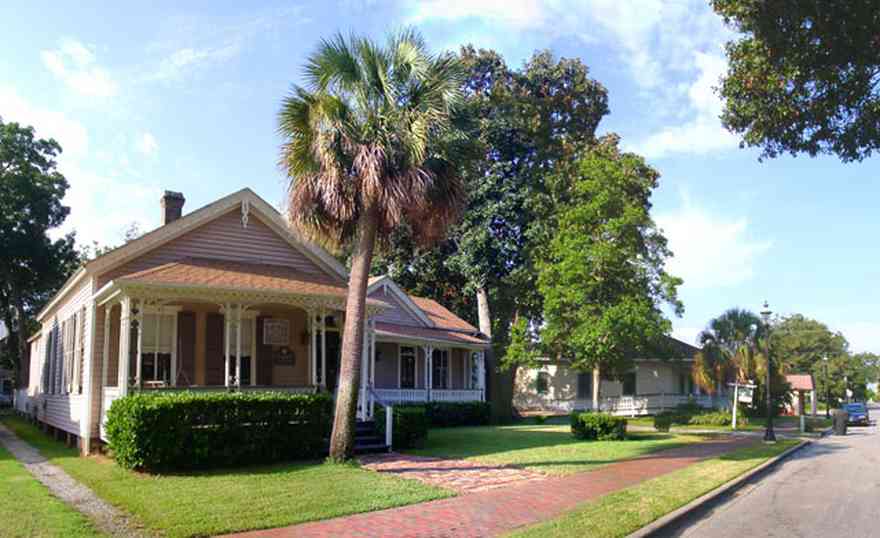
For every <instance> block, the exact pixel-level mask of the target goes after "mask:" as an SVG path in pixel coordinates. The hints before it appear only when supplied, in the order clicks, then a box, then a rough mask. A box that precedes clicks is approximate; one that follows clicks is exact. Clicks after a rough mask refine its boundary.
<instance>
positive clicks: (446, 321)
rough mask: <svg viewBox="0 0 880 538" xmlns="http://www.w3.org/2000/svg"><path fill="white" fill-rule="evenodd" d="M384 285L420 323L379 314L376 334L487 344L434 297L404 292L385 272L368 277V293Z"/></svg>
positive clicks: (482, 336)
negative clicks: (388, 319) (396, 319)
mask: <svg viewBox="0 0 880 538" xmlns="http://www.w3.org/2000/svg"><path fill="white" fill-rule="evenodd" d="M383 286H384V288H385V290H387V291H388V292H390V293H391V294H392V295H393V296H394V298H396V299H397V302H398V304H400V305H401V306H403V307H404V308H406V310H407V311H408V312H410V313H412V314H413V315H414V316H415V317H416V318H417V319H418V320H421V321H422V325H421V326H416V325H404V324H401V323H394V322H389V321H387V320H382V319H381V318H380V319H378V320H376V331H377V332H378V333H379V334H384V335H387V336H392V337H396V338H405V339H407V338H408V339H415V340H421V341H430V342H437V343H447V344H460V345H464V346H468V347H476V348H485V347H487V346H488V345H489V339H488V338H487V337H486V336H484V335H482V334H480V332H479V331H478V330H477V329H476V328H475V327H474V326H473V325H471V324H470V323H468V322H467V321H465V320H463V319H461V318H460V317H458V316H456V315H455V314H454V313H452V312H451V311H450V310H449V309H447V308H446V307H444V306H443V305H441V304H440V303H438V302H437V301H435V300H433V299H428V298H425V297H416V296H414V295H410V294H408V293H406V292H405V291H403V290H402V289H401V288H400V286H398V285H397V283H396V282H394V280H392V279H391V277H390V276H388V275H383V276H374V277H370V279H369V283H368V286H367V293H368V294H369V293H373V292H375V291H376V290H379V289H382V287H383Z"/></svg>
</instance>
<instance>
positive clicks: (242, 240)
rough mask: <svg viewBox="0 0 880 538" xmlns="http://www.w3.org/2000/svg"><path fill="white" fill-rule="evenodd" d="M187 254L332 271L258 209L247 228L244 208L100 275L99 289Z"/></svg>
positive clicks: (252, 215)
mask: <svg viewBox="0 0 880 538" xmlns="http://www.w3.org/2000/svg"><path fill="white" fill-rule="evenodd" d="M184 258H210V259H221V260H231V261H240V262H249V263H264V264H270V265H283V266H286V267H293V268H295V269H297V270H299V271H302V272H304V273H310V274H328V275H329V274H330V273H328V272H325V271H324V270H323V269H322V268H321V267H320V266H318V265H317V264H316V263H315V262H313V261H312V260H310V259H309V258H308V257H307V256H306V255H305V254H304V253H303V252H302V251H300V250H298V249H296V248H294V247H292V246H291V245H290V243H288V242H287V241H286V240H285V239H284V238H282V237H281V236H279V235H278V234H276V233H275V232H274V231H273V230H272V229H271V228H269V226H267V225H266V224H265V223H264V222H262V221H261V220H260V219H259V218H258V217H257V215H255V214H254V213H251V215H250V218H249V220H248V225H247V228H245V227H243V226H242V224H241V212H240V211H239V210H238V209H234V210H232V211H229V212H228V213H225V214H223V215H221V216H219V217H217V218H216V219H214V220H212V221H210V222H208V223H206V224H203V225H202V226H200V227H198V228H196V229H194V230H191V231H189V232H187V233H185V234H183V235H182V236H180V237H178V238H176V239H173V240H172V241H170V242H168V243H166V244H164V245H161V246H158V247H156V248H155V249H153V250H151V251H149V252H147V253H146V254H143V255H142V256H140V257H138V258H136V259H134V260H132V261H130V262H128V263H126V264H124V265H122V266H121V267H117V268H115V269H111V270H110V271H108V272H106V273H104V274H102V275H100V276H99V278H98V289H100V287H101V286H103V285H104V284H106V283H107V282H108V281H110V280H112V279H114V278H116V277H119V276H122V275H126V274H130V273H134V272H137V271H143V270H145V269H150V268H152V267H157V266H159V265H162V264H166V263H170V262H174V261H178V260H181V259H184Z"/></svg>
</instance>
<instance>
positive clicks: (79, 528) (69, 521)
mask: <svg viewBox="0 0 880 538" xmlns="http://www.w3.org/2000/svg"><path fill="white" fill-rule="evenodd" d="M0 499H2V501H0V536H6V537H10V538H18V537H22V538H23V537H25V536H27V537H30V538H43V537H46V538H49V537H54V536H70V537H74V538H79V537H86V536H101V534H100V533H99V532H98V531H97V530H96V529H95V528H94V527H93V526H92V525H91V523H90V522H89V520H88V518H86V517H85V516H84V515H82V514H80V513H79V512H77V511H76V510H74V509H73V508H71V507H69V506H67V505H66V504H64V503H63V502H61V501H60V500H58V499H56V498H55V497H53V496H52V494H51V493H49V490H48V489H46V486H44V485H43V484H41V483H40V482H39V481H37V479H36V478H34V477H33V476H31V474H30V473H29V472H28V471H27V469H25V468H24V466H23V465H22V464H21V463H19V462H18V460H16V459H15V458H14V457H13V456H12V454H10V453H9V451H8V450H6V449H5V448H3V446H0Z"/></svg>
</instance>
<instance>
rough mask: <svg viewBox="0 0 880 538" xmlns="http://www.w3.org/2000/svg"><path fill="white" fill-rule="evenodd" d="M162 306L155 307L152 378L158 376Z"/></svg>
mask: <svg viewBox="0 0 880 538" xmlns="http://www.w3.org/2000/svg"><path fill="white" fill-rule="evenodd" d="M161 329H162V305H157V306H156V347H155V348H153V351H154V353H153V377H154V378H157V377H158V374H159V344H160V343H161V342H162V334H161V332H162V330H161Z"/></svg>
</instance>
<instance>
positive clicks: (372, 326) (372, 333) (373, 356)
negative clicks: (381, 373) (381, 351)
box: [370, 319, 376, 387]
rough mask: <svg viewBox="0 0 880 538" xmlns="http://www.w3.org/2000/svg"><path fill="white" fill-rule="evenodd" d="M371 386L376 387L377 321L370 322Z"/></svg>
mask: <svg viewBox="0 0 880 538" xmlns="http://www.w3.org/2000/svg"><path fill="white" fill-rule="evenodd" d="M370 386H371V387H375V386H376V320H375V319H371V320H370Z"/></svg>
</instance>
